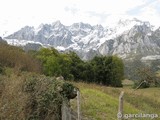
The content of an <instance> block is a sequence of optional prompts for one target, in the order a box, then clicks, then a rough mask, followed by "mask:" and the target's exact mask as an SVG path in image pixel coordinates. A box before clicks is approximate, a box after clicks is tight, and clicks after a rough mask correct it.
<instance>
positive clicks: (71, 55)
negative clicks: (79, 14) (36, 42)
mask: <svg viewBox="0 0 160 120" xmlns="http://www.w3.org/2000/svg"><path fill="white" fill-rule="evenodd" d="M5 67H10V68H14V69H15V71H29V72H35V73H39V74H45V75H46V76H55V77H58V76H63V78H64V79H65V80H74V81H84V82H88V83H96V84H102V85H107V86H114V87H121V86H122V82H121V80H122V79H123V76H124V72H123V71H124V65H123V61H122V60H121V59H120V58H118V57H117V56H96V57H94V58H93V59H92V60H90V61H86V62H85V61H83V60H81V59H80V58H79V56H78V55H77V54H76V53H75V52H67V53H60V52H58V51H57V50H56V49H54V48H42V49H40V50H39V51H28V52H25V51H24V50H22V49H21V48H19V47H15V46H11V45H8V44H6V43H1V44H0V73H2V72H3V68H5Z"/></svg>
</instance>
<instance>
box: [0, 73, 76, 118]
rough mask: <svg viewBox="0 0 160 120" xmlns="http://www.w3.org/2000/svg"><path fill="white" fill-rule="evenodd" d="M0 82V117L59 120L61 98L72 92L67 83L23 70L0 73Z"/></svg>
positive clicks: (67, 97)
mask: <svg viewBox="0 0 160 120" xmlns="http://www.w3.org/2000/svg"><path fill="white" fill-rule="evenodd" d="M0 86H1V87H0V101H1V104H0V116H1V119H16V120H22V119H25V120H51V119H53V120H61V105H62V101H63V100H65V101H69V99H70V98H71V96H72V95H73V94H74V93H75V92H74V88H75V87H74V86H73V85H71V84H69V83H66V82H64V81H62V80H56V79H55V78H50V77H45V76H43V75H37V74H32V73H26V72H24V73H21V75H20V76H16V75H15V74H13V75H12V76H10V77H7V76H4V77H3V79H0ZM1 96H3V97H1ZM74 97H75V96H74Z"/></svg>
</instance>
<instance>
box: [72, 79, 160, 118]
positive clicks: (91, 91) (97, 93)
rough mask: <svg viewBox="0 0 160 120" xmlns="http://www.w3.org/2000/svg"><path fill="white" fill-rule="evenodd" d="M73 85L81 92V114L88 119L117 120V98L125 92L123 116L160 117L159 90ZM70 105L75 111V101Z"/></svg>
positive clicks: (84, 84) (83, 84)
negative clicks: (143, 115)
mask: <svg viewBox="0 0 160 120" xmlns="http://www.w3.org/2000/svg"><path fill="white" fill-rule="evenodd" d="M73 84H74V85H75V86H77V87H78V88H79V89H80V91H81V112H82V114H83V116H85V117H86V118H88V119H93V120H117V111H118V98H119V94H120V92H121V91H124V92H125V93H124V114H139V113H144V114H159V117H160V88H148V89H138V90H136V91H134V90H133V89H132V88H131V86H126V87H124V88H113V87H105V86H100V85H95V84H86V83H75V82H73ZM71 105H72V107H73V109H76V100H72V101H71ZM134 119H135V118H134ZM137 119H138V120H147V118H137ZM150 119H151V118H148V120H150ZM154 119H155V118H154ZM132 120H133V119H132ZM156 120H160V118H157V119H156Z"/></svg>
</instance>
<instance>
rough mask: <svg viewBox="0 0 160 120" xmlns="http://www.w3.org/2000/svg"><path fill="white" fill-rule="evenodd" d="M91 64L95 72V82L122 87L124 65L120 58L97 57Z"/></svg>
mask: <svg viewBox="0 0 160 120" xmlns="http://www.w3.org/2000/svg"><path fill="white" fill-rule="evenodd" d="M91 64H92V66H93V70H94V73H93V75H94V82H96V83H99V84H103V85H111V86H114V87H122V82H121V80H122V79H123V75H124V68H123V67H124V65H123V61H122V60H121V59H120V58H118V57H116V56H108V57H106V56H105V57H95V58H94V59H93V60H91Z"/></svg>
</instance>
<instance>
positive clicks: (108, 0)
mask: <svg viewBox="0 0 160 120" xmlns="http://www.w3.org/2000/svg"><path fill="white" fill-rule="evenodd" d="M134 17H135V18H138V19H140V20H143V21H150V22H151V24H154V25H160V0H1V6H0V28H1V29H0V30H1V31H2V29H3V31H4V30H6V31H7V30H8V31H9V30H10V31H14V30H16V29H19V28H21V27H22V26H24V25H31V26H37V25H39V24H40V23H52V22H54V21H56V20H60V21H61V23H63V24H64V25H71V24H72V23H75V22H84V23H90V24H91V25H95V24H102V25H103V26H109V25H110V24H112V23H113V22H116V21H118V20H119V19H124V18H134Z"/></svg>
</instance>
